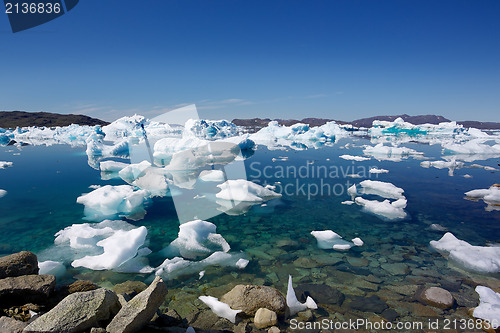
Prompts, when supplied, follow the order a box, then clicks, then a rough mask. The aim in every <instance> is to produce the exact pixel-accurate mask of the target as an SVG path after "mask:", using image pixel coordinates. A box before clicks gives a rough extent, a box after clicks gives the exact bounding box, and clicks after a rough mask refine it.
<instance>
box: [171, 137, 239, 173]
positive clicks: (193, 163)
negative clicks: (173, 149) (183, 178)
mask: <svg viewBox="0 0 500 333" xmlns="http://www.w3.org/2000/svg"><path fill="white" fill-rule="evenodd" d="M240 152H241V151H240V148H239V147H238V146H237V145H235V144H233V143H230V142H223V141H215V142H209V143H207V144H206V145H203V146H199V147H197V148H193V149H189V150H184V151H181V152H177V153H175V154H173V155H172V159H171V160H170V163H169V164H168V165H167V166H166V167H165V169H166V170H173V171H177V170H199V169H202V168H204V167H206V166H212V165H215V164H222V165H225V164H228V163H231V162H233V161H234V160H235V159H236V158H237V157H238V156H239V155H240Z"/></svg>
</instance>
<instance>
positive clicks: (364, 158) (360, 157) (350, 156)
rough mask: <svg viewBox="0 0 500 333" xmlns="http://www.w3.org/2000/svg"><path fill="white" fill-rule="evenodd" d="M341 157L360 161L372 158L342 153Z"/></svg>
mask: <svg viewBox="0 0 500 333" xmlns="http://www.w3.org/2000/svg"><path fill="white" fill-rule="evenodd" d="M339 157H340V158H342V159H344V160H348V161H358V162H361V161H368V160H370V158H369V157H363V156H352V155H340V156H339Z"/></svg>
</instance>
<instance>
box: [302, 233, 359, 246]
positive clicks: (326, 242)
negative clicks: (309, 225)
mask: <svg viewBox="0 0 500 333" xmlns="http://www.w3.org/2000/svg"><path fill="white" fill-rule="evenodd" d="M311 235H313V236H314V238H316V241H317V242H318V247H319V248H320V249H325V250H328V249H334V250H349V249H350V248H351V247H353V246H362V245H363V241H362V240H361V239H359V238H355V239H353V241H352V242H349V241H346V240H344V239H343V238H342V236H340V235H339V234H337V233H336V232H334V231H332V230H323V231H311Z"/></svg>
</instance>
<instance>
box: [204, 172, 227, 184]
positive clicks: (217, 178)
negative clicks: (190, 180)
mask: <svg viewBox="0 0 500 333" xmlns="http://www.w3.org/2000/svg"><path fill="white" fill-rule="evenodd" d="M199 179H200V180H202V181H204V182H223V181H224V179H225V176H224V172H223V171H222V170H203V171H202V172H200V176H199Z"/></svg>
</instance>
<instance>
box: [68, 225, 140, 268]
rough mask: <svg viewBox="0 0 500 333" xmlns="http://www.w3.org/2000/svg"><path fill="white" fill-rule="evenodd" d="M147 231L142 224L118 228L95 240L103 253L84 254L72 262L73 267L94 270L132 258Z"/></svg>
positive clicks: (116, 265) (117, 264) (112, 266)
mask: <svg viewBox="0 0 500 333" xmlns="http://www.w3.org/2000/svg"><path fill="white" fill-rule="evenodd" d="M147 233H148V231H147V229H146V227H144V226H142V227H139V228H137V229H133V230H129V231H125V230H118V231H116V232H115V233H114V234H113V235H112V236H110V237H108V238H105V239H103V240H101V241H99V242H97V244H96V245H97V246H100V247H102V248H103V249H104V253H102V254H100V255H96V256H85V257H83V258H81V259H77V260H75V261H73V262H72V264H71V265H72V266H73V267H86V268H90V269H94V270H103V269H113V268H118V267H120V266H121V265H122V264H123V263H125V262H126V261H128V260H130V259H132V258H134V257H135V256H136V255H137V251H138V250H139V248H140V247H141V246H143V245H144V242H145V241H146V235H147Z"/></svg>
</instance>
